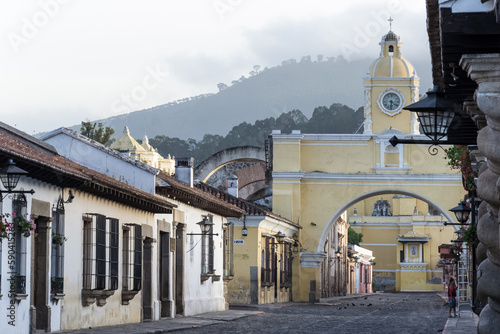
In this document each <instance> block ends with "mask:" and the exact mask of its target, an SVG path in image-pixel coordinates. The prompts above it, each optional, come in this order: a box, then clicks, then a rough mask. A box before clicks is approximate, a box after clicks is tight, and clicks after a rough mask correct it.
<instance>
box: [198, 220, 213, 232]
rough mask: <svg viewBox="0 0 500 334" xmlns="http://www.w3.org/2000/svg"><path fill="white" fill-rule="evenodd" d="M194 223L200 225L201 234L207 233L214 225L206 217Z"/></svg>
mask: <svg viewBox="0 0 500 334" xmlns="http://www.w3.org/2000/svg"><path fill="white" fill-rule="evenodd" d="M196 224H197V225H199V226H200V228H201V233H203V234H207V233H208V232H209V231H210V228H211V227H212V226H214V225H215V224H214V223H213V222H211V221H210V220H208V218H207V217H203V220H202V221H201V222H198V223H196Z"/></svg>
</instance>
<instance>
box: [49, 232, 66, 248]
mask: <svg viewBox="0 0 500 334" xmlns="http://www.w3.org/2000/svg"><path fill="white" fill-rule="evenodd" d="M66 240H68V239H67V238H66V237H65V236H64V234H61V233H54V232H52V243H53V244H56V245H59V246H62V244H64V242H65V241H66Z"/></svg>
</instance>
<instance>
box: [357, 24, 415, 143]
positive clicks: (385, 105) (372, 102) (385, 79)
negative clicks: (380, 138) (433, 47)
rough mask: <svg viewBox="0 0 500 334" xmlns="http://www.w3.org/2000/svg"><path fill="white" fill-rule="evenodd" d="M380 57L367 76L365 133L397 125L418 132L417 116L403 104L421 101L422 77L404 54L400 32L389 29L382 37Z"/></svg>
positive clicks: (408, 130)
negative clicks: (406, 109)
mask: <svg viewBox="0 0 500 334" xmlns="http://www.w3.org/2000/svg"><path fill="white" fill-rule="evenodd" d="M379 44H380V46H381V51H380V57H379V58H378V59H377V60H375V61H374V62H373V63H372V64H371V66H370V69H369V72H368V73H367V75H366V76H365V78H364V88H365V89H364V93H365V105H364V114H365V121H364V134H377V133H379V132H381V131H383V130H386V129H390V128H392V129H397V130H400V131H402V132H404V133H407V134H415V135H416V134H419V131H418V126H419V124H418V120H417V117H416V115H414V113H411V112H403V110H402V109H403V107H405V106H407V105H409V104H412V103H414V102H417V101H418V86H419V78H418V76H417V73H416V72H415V69H414V67H413V65H412V64H410V62H409V61H408V60H406V59H405V58H404V57H403V54H402V52H401V46H402V44H403V43H401V41H400V39H399V36H398V35H396V34H395V33H394V32H392V31H389V32H388V33H387V34H386V35H384V36H383V37H382V40H381V41H380V43H379Z"/></svg>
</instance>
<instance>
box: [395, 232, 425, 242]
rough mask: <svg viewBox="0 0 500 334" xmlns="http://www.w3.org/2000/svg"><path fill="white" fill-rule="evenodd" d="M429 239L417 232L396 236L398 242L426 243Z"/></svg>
mask: <svg viewBox="0 0 500 334" xmlns="http://www.w3.org/2000/svg"><path fill="white" fill-rule="evenodd" d="M429 239H430V238H429V235H428V234H422V233H420V232H417V231H409V232H408V233H405V234H398V241H399V242H427V241H429Z"/></svg>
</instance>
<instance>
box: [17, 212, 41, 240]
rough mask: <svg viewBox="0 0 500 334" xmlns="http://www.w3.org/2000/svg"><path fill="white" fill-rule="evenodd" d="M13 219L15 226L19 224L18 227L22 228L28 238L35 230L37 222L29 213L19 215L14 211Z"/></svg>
mask: <svg viewBox="0 0 500 334" xmlns="http://www.w3.org/2000/svg"><path fill="white" fill-rule="evenodd" d="M12 220H13V222H14V226H17V229H19V230H21V233H22V234H23V236H24V237H26V238H28V237H29V236H31V235H32V234H33V233H34V232H35V229H36V224H35V222H34V221H33V219H31V218H28V214H25V215H18V214H16V213H15V212H12Z"/></svg>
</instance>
